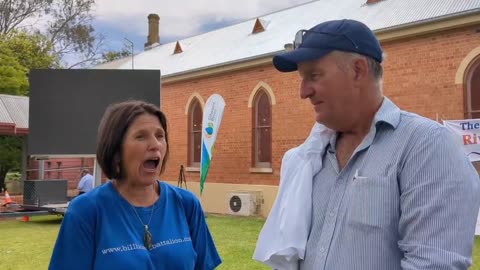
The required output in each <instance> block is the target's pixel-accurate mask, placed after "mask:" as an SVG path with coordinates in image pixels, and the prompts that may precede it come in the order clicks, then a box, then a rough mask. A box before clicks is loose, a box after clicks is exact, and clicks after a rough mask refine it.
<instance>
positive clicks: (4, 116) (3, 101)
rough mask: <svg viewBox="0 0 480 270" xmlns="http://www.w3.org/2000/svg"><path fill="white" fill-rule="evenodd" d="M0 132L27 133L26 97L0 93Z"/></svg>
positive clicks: (6, 133)
mask: <svg viewBox="0 0 480 270" xmlns="http://www.w3.org/2000/svg"><path fill="white" fill-rule="evenodd" d="M0 134H1V135H25V134H28V97H22V96H9V95H0Z"/></svg>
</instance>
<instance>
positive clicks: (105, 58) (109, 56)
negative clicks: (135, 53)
mask: <svg viewBox="0 0 480 270" xmlns="http://www.w3.org/2000/svg"><path fill="white" fill-rule="evenodd" d="M131 54H132V53H131V52H130V50H128V49H127V48H123V49H121V50H119V51H108V52H104V53H102V60H101V62H102V63H106V62H111V61H115V60H117V59H120V58H124V57H127V56H129V55H131Z"/></svg>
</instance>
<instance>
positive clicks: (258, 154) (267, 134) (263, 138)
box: [252, 89, 272, 168]
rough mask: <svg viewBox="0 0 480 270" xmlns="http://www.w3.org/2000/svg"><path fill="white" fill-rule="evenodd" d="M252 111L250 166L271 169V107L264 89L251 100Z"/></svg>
mask: <svg viewBox="0 0 480 270" xmlns="http://www.w3.org/2000/svg"><path fill="white" fill-rule="evenodd" d="M252 107H253V110H252V123H253V125H252V166H253V167H256V168H271V167H272V106H271V102H270V97H269V95H268V94H267V92H266V91H265V90H264V89H259V90H258V91H257V93H256V94H255V97H254V99H253V106H252Z"/></svg>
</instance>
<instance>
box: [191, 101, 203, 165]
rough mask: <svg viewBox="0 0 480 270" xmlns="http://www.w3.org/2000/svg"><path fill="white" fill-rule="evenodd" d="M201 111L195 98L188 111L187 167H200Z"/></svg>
mask: <svg viewBox="0 0 480 270" xmlns="http://www.w3.org/2000/svg"><path fill="white" fill-rule="evenodd" d="M202 119H203V109H202V106H201V104H200V102H199V101H198V99H197V98H194V99H192V101H191V103H190V108H189V110H188V167H200V155H201V149H202V148H201V146H202V145H201V144H202Z"/></svg>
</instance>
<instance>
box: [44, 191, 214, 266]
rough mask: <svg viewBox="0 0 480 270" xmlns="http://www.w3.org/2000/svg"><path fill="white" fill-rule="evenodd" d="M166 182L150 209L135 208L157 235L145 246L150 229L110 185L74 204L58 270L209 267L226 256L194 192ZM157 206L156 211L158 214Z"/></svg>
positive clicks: (55, 261) (56, 256)
mask: <svg viewBox="0 0 480 270" xmlns="http://www.w3.org/2000/svg"><path fill="white" fill-rule="evenodd" d="M159 184H160V190H161V192H160V198H159V199H158V200H157V202H155V204H154V205H153V206H150V207H135V210H136V212H137V213H138V215H139V217H140V218H141V219H142V223H143V224H147V223H148V221H149V219H150V216H152V219H151V221H150V225H149V230H150V232H151V235H152V239H153V241H152V243H153V248H152V249H151V250H150V251H149V250H147V249H146V248H145V247H144V244H143V237H144V232H145V228H144V225H143V224H142V223H141V222H140V220H139V218H138V217H137V216H136V214H135V211H134V207H133V206H132V205H131V204H130V203H128V202H127V201H126V200H125V199H124V198H123V197H121V196H120V194H119V193H118V192H117V191H116V189H115V188H114V186H113V185H112V183H110V182H109V183H106V184H104V185H102V186H100V187H98V188H96V189H94V190H93V191H91V192H89V193H86V194H84V195H82V196H79V197H77V198H75V199H74V200H73V201H72V202H71V203H70V205H69V207H68V210H67V213H66V214H65V217H64V219H63V221H62V225H61V227H60V232H59V235H58V238H57V242H56V244H55V248H54V250H53V254H52V258H51V261H50V266H49V269H50V270H57V269H59V270H60V269H62V270H63V269H72V270H74V269H82V270H85V269H119V270H120V269H129V270H130V269H150V270H153V269H156V270H159V269H165V270H171V269H178V270H182V269H185V270H187V269H188V270H192V269H195V270H209V269H214V268H215V267H217V266H218V265H219V264H220V263H221V259H220V257H219V255H218V253H217V250H216V248H215V244H214V243H213V239H212V236H211V235H210V231H209V230H208V227H207V223H206V221H205V216H204V213H203V210H202V208H201V205H200V202H199V201H198V199H197V198H196V197H195V195H194V194H193V193H191V192H189V191H186V190H183V189H180V188H177V187H174V186H171V185H169V184H167V183H164V182H159ZM152 207H153V215H151V213H152Z"/></svg>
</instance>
